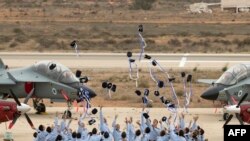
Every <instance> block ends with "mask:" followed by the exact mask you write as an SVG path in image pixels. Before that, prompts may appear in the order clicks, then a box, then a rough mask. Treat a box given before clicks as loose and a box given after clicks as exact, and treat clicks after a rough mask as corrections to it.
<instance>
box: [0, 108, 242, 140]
mask: <svg viewBox="0 0 250 141" xmlns="http://www.w3.org/2000/svg"><path fill="white" fill-rule="evenodd" d="M64 109H65V108H63V107H53V108H48V113H47V114H46V115H35V114H34V111H33V110H32V111H30V113H29V115H30V118H31V119H32V121H33V123H34V124H35V125H36V127H37V126H39V124H43V125H45V126H48V125H51V124H53V121H54V115H55V112H56V111H59V112H63V111H64ZM103 111H104V114H105V117H107V119H108V123H109V125H111V123H112V120H113V118H114V116H115V114H118V115H119V117H118V122H119V123H120V124H121V129H122V130H124V128H125V126H124V118H125V117H126V116H128V117H130V116H132V117H133V118H134V122H135V121H137V120H139V119H140V112H141V109H140V108H113V107H112V108H107V107H104V109H103ZM214 111H215V109H213V108H192V109H190V114H187V115H186V117H185V119H186V120H185V121H186V124H187V123H188V122H189V121H190V120H191V119H192V116H194V115H199V120H198V124H199V125H200V126H201V127H202V128H204V130H205V137H206V138H208V140H209V141H222V140H223V128H222V125H223V124H224V121H221V119H222V113H221V109H218V110H217V111H218V112H217V113H214ZM150 113H151V114H150V116H151V118H152V119H153V118H157V119H161V118H162V116H163V115H165V116H169V115H170V113H169V112H168V111H167V110H166V109H163V108H153V109H150ZM73 116H74V117H79V113H74V115H73ZM97 120H98V119H97ZM87 121H88V119H86V120H85V123H86V122H87ZM7 124H9V122H8V123H7ZM98 124H99V121H98V122H97V123H96V124H95V125H92V126H88V128H89V130H90V129H92V128H93V127H98ZM230 124H238V122H237V121H236V119H235V118H233V120H232V121H231V122H230ZM70 127H71V128H72V129H73V130H74V129H76V128H77V120H73V121H72V124H71V126H70ZM135 128H136V129H137V128H138V126H135ZM5 131H6V129H5V123H2V124H0V140H2V139H3V134H4V132H5ZM11 132H12V133H13V137H14V139H15V141H24V140H25V141H31V140H32V134H33V132H34V130H32V129H31V128H30V127H29V125H28V123H27V122H26V120H25V118H24V117H23V116H22V117H20V119H19V120H18V121H17V123H16V125H15V126H14V127H13V129H12V130H11Z"/></svg>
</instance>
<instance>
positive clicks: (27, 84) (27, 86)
mask: <svg viewBox="0 0 250 141" xmlns="http://www.w3.org/2000/svg"><path fill="white" fill-rule="evenodd" d="M33 88H34V84H33V82H25V84H24V89H25V92H26V94H29V93H30V92H31V90H32V89H33Z"/></svg>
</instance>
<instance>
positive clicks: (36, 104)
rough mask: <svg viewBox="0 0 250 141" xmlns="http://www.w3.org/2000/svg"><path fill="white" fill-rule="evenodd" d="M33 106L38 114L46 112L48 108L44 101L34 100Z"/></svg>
mask: <svg viewBox="0 0 250 141" xmlns="http://www.w3.org/2000/svg"><path fill="white" fill-rule="evenodd" d="M40 101H41V102H40ZM33 105H34V108H35V109H36V114H41V113H45V112H46V106H45V104H44V103H43V101H42V99H33Z"/></svg>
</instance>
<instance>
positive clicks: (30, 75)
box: [0, 59, 96, 115]
mask: <svg viewBox="0 0 250 141" xmlns="http://www.w3.org/2000/svg"><path fill="white" fill-rule="evenodd" d="M81 73H82V72H81V71H79V70H78V71H77V72H76V74H75V75H74V74H73V73H72V71H70V69H69V68H67V67H66V66H64V65H62V64H60V63H57V62H53V61H40V62H37V63H35V64H34V65H31V66H28V67H23V68H15V69H9V68H8V67H7V66H6V65H4V63H3V62H2V60H1V59H0V97H1V98H2V99H6V98H9V97H10V98H12V97H13V96H12V95H11V92H13V93H14V94H15V95H16V96H17V98H25V100H24V102H23V103H24V104H26V103H27V102H28V100H29V99H30V98H31V99H32V100H33V106H34V108H35V109H36V111H37V113H41V112H46V107H45V104H43V99H50V101H51V102H64V101H66V102H67V104H68V107H71V103H72V102H73V101H74V100H77V101H78V102H79V101H81V100H83V99H82V98H84V97H83V96H82V94H84V96H85V97H86V96H87V97H88V98H89V99H90V98H93V97H95V96H96V94H95V92H94V91H93V90H92V89H90V88H88V87H87V86H86V85H85V84H84V83H85V82H87V81H88V78H87V77H81ZM67 113H69V115H71V113H70V111H68V110H67Z"/></svg>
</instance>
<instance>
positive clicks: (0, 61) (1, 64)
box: [0, 58, 5, 69]
mask: <svg viewBox="0 0 250 141" xmlns="http://www.w3.org/2000/svg"><path fill="white" fill-rule="evenodd" d="M0 69H5V65H4V63H3V60H2V59H1V58H0Z"/></svg>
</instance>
